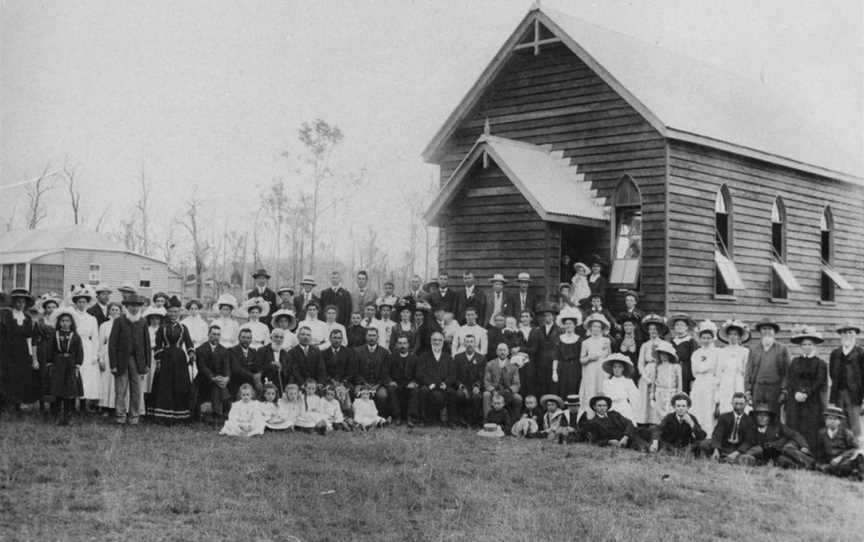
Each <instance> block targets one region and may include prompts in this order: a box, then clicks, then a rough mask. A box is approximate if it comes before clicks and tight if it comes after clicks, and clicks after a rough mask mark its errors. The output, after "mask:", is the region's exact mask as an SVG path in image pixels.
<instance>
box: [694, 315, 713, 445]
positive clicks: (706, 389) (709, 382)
mask: <svg viewBox="0 0 864 542" xmlns="http://www.w3.org/2000/svg"><path fill="white" fill-rule="evenodd" d="M696 335H697V336H698V337H699V348H697V349H696V351H695V352H693V356H692V357H691V358H690V361H691V363H692V365H691V368H692V370H693V387H692V393H691V394H690V398H691V399H692V400H693V406H692V407H690V412H691V413H693V415H695V416H696V419H697V420H699V423H700V424H701V425H702V429H704V430H705V432H706V433H708V434H709V435H710V434H712V433H713V432H714V419H715V417H716V416H718V415H719V414H718V412H717V411H718V410H719V409H720V408H719V405H718V404H717V352H718V350H717V348H716V346H715V345H714V339H716V337H717V325H716V324H715V323H714V322H712V321H711V320H705V321H704V322H701V323H700V324H699V328H698V329H697V331H696Z"/></svg>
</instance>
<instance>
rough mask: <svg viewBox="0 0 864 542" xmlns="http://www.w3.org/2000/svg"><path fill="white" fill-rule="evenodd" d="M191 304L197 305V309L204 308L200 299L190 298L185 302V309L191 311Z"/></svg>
mask: <svg viewBox="0 0 864 542" xmlns="http://www.w3.org/2000/svg"><path fill="white" fill-rule="evenodd" d="M192 305H197V306H198V309H199V310H200V309H203V308H204V304H203V303H201V301H199V300H197V299H190V300H189V301H187V302H186V310H187V311H191V310H192Z"/></svg>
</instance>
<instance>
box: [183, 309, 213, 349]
mask: <svg viewBox="0 0 864 542" xmlns="http://www.w3.org/2000/svg"><path fill="white" fill-rule="evenodd" d="M203 308H204V306H203V305H202V304H201V302H200V301H198V300H197V299H191V300H189V301H188V302H187V303H186V312H188V313H189V315H188V316H186V318H184V319H183V320H182V321H181V322H180V323H182V324H183V325H184V326H186V329H188V330H189V336H190V337H192V342H193V343H194V344H195V348H198V347H199V346H201V345H202V344H204V343H206V342H207V335H208V333H209V329H210V326H208V325H207V322H205V321H204V319H203V318H201V309H203Z"/></svg>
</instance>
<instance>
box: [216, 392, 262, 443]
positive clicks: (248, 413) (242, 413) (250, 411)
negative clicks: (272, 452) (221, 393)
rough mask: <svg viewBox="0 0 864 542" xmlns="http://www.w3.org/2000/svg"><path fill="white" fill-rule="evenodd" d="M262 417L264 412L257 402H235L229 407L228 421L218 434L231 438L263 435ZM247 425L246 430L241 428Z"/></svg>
mask: <svg viewBox="0 0 864 542" xmlns="http://www.w3.org/2000/svg"><path fill="white" fill-rule="evenodd" d="M264 416H265V410H264V409H263V408H261V403H259V402H258V401H252V400H250V401H249V402H244V401H237V402H236V403H234V404H232V405H231V412H229V413H228V419H227V420H225V425H224V426H223V427H222V430H221V431H219V434H220V435H228V436H232V437H252V436H255V435H263V434H264V427H265V425H264V424H265V422H266V420H265V418H264ZM247 424H248V426H249V427H248V428H243V427H241V425H247Z"/></svg>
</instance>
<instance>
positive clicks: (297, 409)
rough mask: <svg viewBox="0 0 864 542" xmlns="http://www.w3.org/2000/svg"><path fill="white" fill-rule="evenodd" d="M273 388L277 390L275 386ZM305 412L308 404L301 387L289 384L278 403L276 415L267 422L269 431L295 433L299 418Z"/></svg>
mask: <svg viewBox="0 0 864 542" xmlns="http://www.w3.org/2000/svg"><path fill="white" fill-rule="evenodd" d="M273 388H274V390H275V386H273ZM265 391H266V390H265ZM305 411H306V402H305V401H303V397H302V396H301V395H300V387H299V386H297V384H293V383H292V384H288V385H287V386H285V393H284V394H283V395H282V398H281V399H279V401H278V402H277V403H276V415H275V416H271V417H270V418H269V419H268V420H267V422H266V424H267V429H273V430H274V431H282V430H287V431H293V430H294V424H295V423H296V422H297V418H299V417H300V416H301V415H302V414H303V413H304V412H305Z"/></svg>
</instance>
